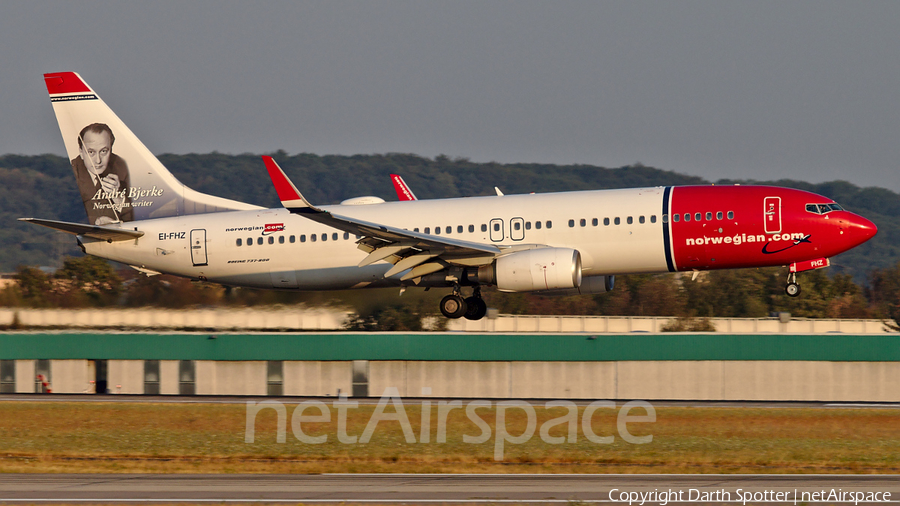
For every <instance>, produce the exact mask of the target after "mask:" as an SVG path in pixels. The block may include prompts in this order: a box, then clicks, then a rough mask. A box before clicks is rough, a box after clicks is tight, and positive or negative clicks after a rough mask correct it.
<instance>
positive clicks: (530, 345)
mask: <svg viewBox="0 0 900 506" xmlns="http://www.w3.org/2000/svg"><path fill="white" fill-rule="evenodd" d="M211 335H215V336H216V338H215V339H210V336H211ZM0 359H6V360H9V359H98V360H103V359H108V360H117V359H118V360H127V359H135V360H139V359H147V360H455V361H617V360H802V361H869V362H896V361H900V335H898V334H886V335H883V336H881V335H878V336H871V335H863V336H857V335H844V334H825V335H808V334H804V335H786V334H763V335H748V334H740V335H729V334H625V335H607V334H599V335H596V336H591V335H587V334H470V333H465V334H458V333H422V334H389V333H384V334H381V333H323V334H312V333H302V334H283V333H282V334H200V333H173V334H150V333H89V332H85V333H32V332H9V333H2V334H0Z"/></svg>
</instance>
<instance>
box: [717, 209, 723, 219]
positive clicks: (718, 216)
mask: <svg viewBox="0 0 900 506" xmlns="http://www.w3.org/2000/svg"><path fill="white" fill-rule="evenodd" d="M716 219H717V220H721V219H722V211H719V212H717V213H716Z"/></svg>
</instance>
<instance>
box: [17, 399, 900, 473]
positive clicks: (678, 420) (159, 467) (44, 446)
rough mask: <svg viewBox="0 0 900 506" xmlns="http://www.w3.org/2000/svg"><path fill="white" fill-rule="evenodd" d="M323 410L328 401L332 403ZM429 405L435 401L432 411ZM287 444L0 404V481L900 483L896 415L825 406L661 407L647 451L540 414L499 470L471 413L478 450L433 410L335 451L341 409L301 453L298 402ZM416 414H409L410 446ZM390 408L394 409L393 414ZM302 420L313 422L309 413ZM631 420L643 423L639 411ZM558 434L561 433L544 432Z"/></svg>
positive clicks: (154, 420) (192, 412) (601, 421)
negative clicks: (353, 475) (221, 477)
mask: <svg viewBox="0 0 900 506" xmlns="http://www.w3.org/2000/svg"><path fill="white" fill-rule="evenodd" d="M327 404H328V405H329V407H331V404H330V402H329V403H327ZM434 404H436V403H434ZM286 407H287V431H286V442H284V443H278V442H277V441H276V433H277V430H276V427H277V417H276V413H275V411H274V410H271V409H266V410H263V411H261V412H260V413H259V414H258V415H257V417H256V431H255V441H254V442H253V443H251V444H248V443H245V442H244V438H245V429H246V413H247V409H246V407H245V406H244V405H240V404H238V405H218V404H217V405H212V404H210V405H205V404H188V405H182V404H125V403H121V404H120V403H62V402H54V403H37V402H27V403H26V402H14V401H13V402H6V403H2V404H0V472H184V473H195V472H196V473H200V472H202V473H263V472H265V473H321V472H426V473H427V472H449V473H453V472H510V473H516V472H529V473H557V472H565V473H573V472H574V473H580V472H585V473H595V472H609V473H612V472H616V473H651V472H652V473H675V472H686V473H711V472H717V473H718V472H725V473H738V472H741V473H782V472H791V473H888V472H892V473H896V472H898V471H900V411H898V410H877V409H865V410H852V409H826V408H802V409H801V408H778V409H753V408H674V407H661V408H658V409H657V410H656V422H653V423H641V424H629V430H630V431H631V432H632V433H634V434H635V435H637V436H641V435H644V436H645V435H652V436H653V440H652V442H650V443H647V444H631V443H628V442H626V441H625V440H623V439H622V438H621V437H619V436H618V435H616V434H617V429H616V411H613V410H611V409H601V410H599V411H597V413H596V414H595V416H594V417H593V423H592V427H593V431H594V432H595V433H596V434H598V435H604V436H608V435H613V436H615V439H614V442H613V443H611V444H598V443H594V442H591V441H588V440H587V438H586V437H585V436H584V434H583V431H582V430H581V414H582V412H583V408H579V414H578V421H579V423H578V426H579V427H578V433H577V442H575V443H564V444H549V443H547V442H544V441H542V440H541V438H540V437H539V435H538V434H539V432H538V431H539V430H540V427H541V426H542V425H543V424H544V423H546V422H547V421H548V420H551V419H553V418H557V417H559V416H562V415H564V414H565V413H566V410H565V409H562V408H554V409H550V410H548V409H545V408H544V407H543V406H542V405H535V407H536V413H537V430H536V431H535V435H534V437H532V438H531V439H530V440H529V441H528V442H526V443H524V444H521V445H514V444H509V443H507V444H505V445H504V452H503V457H504V458H503V460H502V461H495V460H494V452H495V442H496V440H495V437H494V435H495V434H496V430H495V427H494V425H495V423H494V422H495V414H496V411H495V410H494V409H493V408H491V409H479V410H478V414H479V415H480V416H481V417H482V418H483V419H484V420H485V422H487V423H488V425H489V426H490V427H491V435H492V437H491V438H490V439H489V440H488V441H486V442H484V443H481V444H468V443H464V442H463V435H464V434H467V435H470V436H476V435H478V434H479V433H480V432H481V430H480V429H479V428H478V426H476V425H475V423H473V422H472V420H470V419H469V418H467V416H466V414H465V410H462V409H460V410H454V411H452V412H451V414H450V416H449V417H448V422H447V442H446V443H437V442H435V439H436V433H437V409H436V407H435V406H432V408H431V409H432V413H431V431H430V440H431V442H430V443H407V442H406V440H405V438H404V434H403V431H402V429H401V427H400V424H399V423H398V422H396V421H382V422H380V423H379V424H378V426H377V429H376V430H375V432H374V435H373V437H372V440H371V441H370V442H369V443H367V444H360V443H357V444H342V443H340V442H338V441H337V418H338V413H337V410H336V409H333V408H332V409H331V422H330V423H304V424H303V430H304V432H306V433H307V434H309V435H313V436H316V435H327V436H328V440H327V442H325V443H323V444H315V445H312V444H305V443H302V442H300V441H298V439H297V438H295V437H294V435H293V434H292V432H291V415H292V413H293V411H294V408H295V407H296V404H287V405H286ZM374 409H375V408H374V406H363V407H360V408H359V409H350V410H349V411H348V413H349V414H348V422H347V433H348V434H350V435H357V436H359V435H360V434H362V433H363V430H364V429H365V426H366V424H367V423H368V422H369V419H370V418H371V415H372V413H373V410H374ZM421 410H422V408H421V406H419V405H409V406H407V407H406V408H405V411H406V413H407V415H408V417H409V421H410V424H411V428H412V430H413V431H414V434H415V436H416V438H418V437H419V435H420V431H421V426H420V420H421V418H420V417H421ZM391 411H392V410H391V409H390V408H389V409H388V412H391ZM305 414H306V415H315V414H318V411H317V410H315V409H310V410H308V411H306V413H305ZM632 414H633V415H641V414H643V411H642V410H640V409H638V410H635V411H633V412H632ZM506 426H507V428H508V432H509V433H510V434H512V435H519V434H522V433H523V432H524V430H525V427H526V417H525V414H524V412H522V411H521V410H518V409H511V410H508V412H507V420H506ZM565 434H566V426H565V425H559V426H556V427H554V428H553V430H551V431H550V435H551V436H560V435H565Z"/></svg>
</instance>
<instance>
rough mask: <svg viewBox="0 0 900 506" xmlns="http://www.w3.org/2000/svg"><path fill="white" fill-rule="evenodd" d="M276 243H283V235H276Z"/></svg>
mask: <svg viewBox="0 0 900 506" xmlns="http://www.w3.org/2000/svg"><path fill="white" fill-rule="evenodd" d="M278 244H284V236H283V235H279V236H278Z"/></svg>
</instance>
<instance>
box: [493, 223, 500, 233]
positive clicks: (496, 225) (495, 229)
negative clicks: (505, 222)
mask: <svg viewBox="0 0 900 506" xmlns="http://www.w3.org/2000/svg"><path fill="white" fill-rule="evenodd" d="M499 231H500V224H499V223H494V232H499Z"/></svg>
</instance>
